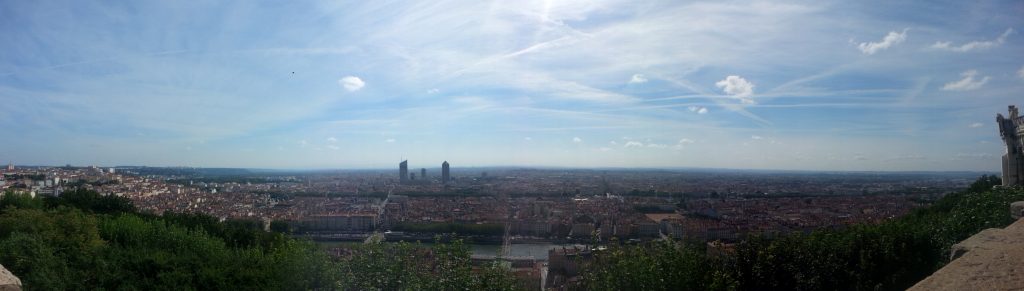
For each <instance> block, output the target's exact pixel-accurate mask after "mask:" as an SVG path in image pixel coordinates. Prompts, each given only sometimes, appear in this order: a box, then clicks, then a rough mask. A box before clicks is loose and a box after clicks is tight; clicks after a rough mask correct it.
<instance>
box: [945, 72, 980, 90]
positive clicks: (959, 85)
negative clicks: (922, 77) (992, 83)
mask: <svg viewBox="0 0 1024 291" xmlns="http://www.w3.org/2000/svg"><path fill="white" fill-rule="evenodd" d="M960 77H963V78H961V79H960V80H958V81H953V82H949V83H946V85H943V86H942V90H946V91H970V90H976V89H978V88H981V86H984V85H985V83H988V80H989V76H983V77H981V78H975V77H978V71H977V70H967V71H964V72H963V73H960Z"/></svg>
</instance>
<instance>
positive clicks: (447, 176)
mask: <svg viewBox="0 0 1024 291" xmlns="http://www.w3.org/2000/svg"><path fill="white" fill-rule="evenodd" d="M451 180H452V175H451V173H449V172H448V161H444V163H441V183H445V184H448V182H449V181H451Z"/></svg>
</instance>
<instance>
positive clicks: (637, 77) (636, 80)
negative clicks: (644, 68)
mask: <svg viewBox="0 0 1024 291" xmlns="http://www.w3.org/2000/svg"><path fill="white" fill-rule="evenodd" d="M629 83H630V84H643V83H647V78H646V77H644V75H643V74H633V77H632V78H630V79H629Z"/></svg>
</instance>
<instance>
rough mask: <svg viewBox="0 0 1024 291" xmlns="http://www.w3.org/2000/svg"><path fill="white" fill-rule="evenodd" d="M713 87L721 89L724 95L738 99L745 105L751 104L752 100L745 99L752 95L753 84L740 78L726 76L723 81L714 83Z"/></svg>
mask: <svg viewBox="0 0 1024 291" xmlns="http://www.w3.org/2000/svg"><path fill="white" fill-rule="evenodd" d="M715 86H716V87H718V88H722V91H723V92H725V94H729V95H731V96H732V97H735V98H738V99H740V100H741V101H743V103H745V104H752V103H754V100H751V99H749V98H747V97H750V95H752V94H754V83H751V82H749V81H747V80H746V79H743V77H740V76H735V75H734V76H728V77H725V79H724V80H721V81H718V82H716V83H715Z"/></svg>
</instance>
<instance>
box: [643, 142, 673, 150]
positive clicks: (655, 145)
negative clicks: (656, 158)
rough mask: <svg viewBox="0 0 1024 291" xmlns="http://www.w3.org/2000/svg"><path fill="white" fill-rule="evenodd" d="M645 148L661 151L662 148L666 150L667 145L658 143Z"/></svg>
mask: <svg viewBox="0 0 1024 291" xmlns="http://www.w3.org/2000/svg"><path fill="white" fill-rule="evenodd" d="M647 147H649V148H658V149H663V148H667V147H668V145H663V144H659V143H649V144H647Z"/></svg>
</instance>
